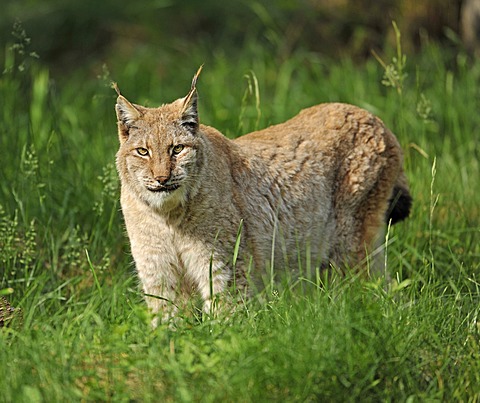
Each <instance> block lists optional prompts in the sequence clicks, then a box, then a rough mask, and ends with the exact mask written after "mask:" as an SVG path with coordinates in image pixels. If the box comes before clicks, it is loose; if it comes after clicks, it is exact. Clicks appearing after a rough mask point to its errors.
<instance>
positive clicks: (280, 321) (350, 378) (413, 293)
mask: <svg viewBox="0 0 480 403" xmlns="http://www.w3.org/2000/svg"><path fill="white" fill-rule="evenodd" d="M209 54H210V53H209V52H208V51H207V50H205V51H203V50H202V49H198V50H197V51H196V52H194V53H193V54H191V55H190V56H191V57H190V58H189V60H188V62H187V61H186V60H185V59H183V58H180V57H173V56H172V57H171V58H170V59H168V60H166V61H165V63H164V69H163V73H162V74H161V75H160V74H157V73H156V71H157V70H156V68H157V63H158V60H157V59H156V58H155V57H153V56H152V55H150V54H144V53H140V54H139V55H138V59H132V60H123V61H121V63H120V60H118V59H112V61H111V65H109V66H108V68H106V69H104V70H103V71H102V74H101V76H100V77H99V78H95V77H91V76H89V75H85V73H78V76H72V77H71V78H63V79H61V80H58V81H55V80H53V79H52V77H51V76H50V73H49V72H48V71H47V70H46V69H45V68H43V67H41V66H40V65H37V64H33V65H32V66H31V67H30V68H29V69H27V70H25V71H22V72H18V71H15V70H13V71H11V72H9V73H6V74H4V75H2V76H1V77H0V99H1V100H2V101H1V104H0V105H1V112H0V113H1V116H2V122H3V124H2V127H1V129H0V147H1V150H2V151H1V164H0V175H1V181H0V206H1V208H0V290H7V291H5V294H6V297H7V298H8V300H9V301H10V302H11V304H12V305H13V306H16V307H20V308H22V312H23V319H22V320H20V319H18V320H15V319H13V320H12V322H11V323H10V326H9V327H4V328H2V329H0V361H1V362H2V367H1V370H0V391H1V392H0V400H1V401H15V402H21V401H28V402H31V401H70V400H81V399H85V400H132V399H133V400H140V401H164V400H167V401H189V400H205V401H219V400H227V401H231V400H236V401H265V400H289V401H291V400H300V401H304V400H323V401H325V400H329V401H331V400H333V401H346V400H360V399H364V400H394V401H398V400H401V401H403V400H407V399H409V398H412V399H413V400H414V401H422V400H428V399H439V400H446V401H451V400H464V401H475V400H478V399H479V398H480V395H479V390H480V348H479V343H480V328H479V320H478V316H479V309H480V298H479V297H480V289H479V288H480V264H479V262H480V246H479V245H480V236H479V235H480V225H479V218H480V217H479V216H480V211H479V206H480V196H478V188H479V186H480V183H479V181H480V172H479V163H478V160H479V157H480V156H479V155H478V152H479V151H478V150H479V148H478V146H479V144H478V141H479V138H478V135H477V133H478V128H479V127H480V114H478V111H479V110H480V105H479V99H480V98H479V92H478V91H479V90H478V82H479V79H480V65H479V64H478V63H475V62H471V61H468V60H467V59H466V58H465V57H463V56H462V55H461V54H460V55H457V56H456V57H453V56H449V55H448V54H443V53H442V51H441V49H438V48H435V47H431V48H426V49H425V51H424V52H423V55H421V56H420V57H419V58H416V59H413V58H412V60H410V58H409V59H407V64H406V67H405V69H406V72H407V73H408V76H407V77H406V78H405V81H404V83H403V88H402V93H401V98H400V97H399V94H398V91H395V90H394V89H392V88H387V87H385V86H383V85H382V84H381V80H382V77H383V74H384V73H383V69H382V66H381V65H380V64H379V63H378V62H377V61H376V60H375V59H373V58H372V59H371V60H369V61H367V62H366V63H365V64H363V65H361V66H355V65H353V64H352V62H350V61H348V60H341V61H337V62H333V61H329V60H324V59H322V58H321V57H319V56H318V55H311V54H306V53H302V52H297V53H295V54H294V55H293V56H292V57H291V58H289V59H288V60H283V61H282V60H274V59H273V58H271V57H269V55H268V54H266V53H265V52H262V51H261V49H258V48H257V47H256V46H255V45H252V46H251V47H250V48H249V49H245V50H242V51H241V52H239V54H238V55H237V56H236V58H233V59H232V58H227V57H226V56H224V55H222V54H216V55H215V56H213V57H211V58H210V56H207V55H209ZM385 60H386V59H385ZM204 62H205V68H204V72H203V73H202V77H201V78H200V81H199V84H198V87H199V93H200V119H201V120H202V121H203V122H204V123H206V124H209V125H213V126H215V127H217V128H218V129H219V130H221V131H222V132H224V133H225V134H227V135H228V136H230V137H234V136H237V135H239V134H241V132H243V131H246V130H251V129H254V128H256V127H257V126H258V127H265V126H267V125H269V124H271V123H278V122H281V121H283V120H285V119H287V118H289V117H291V116H293V115H295V114H296V113H297V112H298V111H299V110H300V109H302V108H304V107H307V106H310V105H313V104H316V103H320V102H329V101H342V102H349V103H353V104H356V105H359V106H361V107H364V108H367V109H369V110H371V111H372V112H374V113H376V114H377V115H378V116H380V117H381V118H382V119H383V120H384V121H385V122H386V124H387V126H389V127H390V128H391V129H392V130H393V131H394V132H395V133H396V134H397V136H398V138H399V141H400V142H401V144H402V146H403V148H404V150H405V165H406V170H407V176H408V177H409V179H410V183H411V192H412V195H413V197H414V205H413V211H412V216H411V218H410V219H409V220H407V221H406V222H405V223H402V224H399V225H398V226H395V227H393V228H392V229H391V231H390V232H389V242H390V244H389V246H388V266H389V267H388V269H389V271H390V274H391V277H392V279H393V280H392V282H391V284H390V285H385V284H383V283H382V282H378V283H377V282H369V281H365V280H362V279H358V278H356V277H355V276H354V275H347V276H346V277H345V278H339V277H337V276H334V275H332V276H330V277H320V276H318V275H316V270H315V269H316V268H314V267H309V268H305V274H306V273H307V272H310V273H311V276H310V277H309V278H308V279H300V280H298V279H291V280H290V281H289V282H286V283H285V282H284V283H275V282H270V279H271V277H270V278H268V276H267V278H266V285H267V287H266V289H265V290H264V291H262V292H261V294H260V297H261V298H254V299H253V300H251V301H248V302H246V304H245V306H244V307H242V309H237V310H236V311H235V313H234V314H233V315H231V316H228V317H219V318H210V319H209V318H204V320H203V321H202V320H199V318H197V317H195V316H192V315H190V316H189V315H185V319H184V321H182V322H179V324H178V326H177V328H176V329H171V328H168V327H166V326H160V327H159V328H158V329H157V330H155V331H152V330H151V329H150V326H149V323H150V319H151V318H150V317H149V314H148V312H147V310H146V308H145V305H144V303H143V300H142V295H141V293H140V291H139V287H138V284H137V279H136V277H135V274H134V269H133V265H132V259H131V257H130V255H129V253H128V247H127V242H126V241H127V240H126V235H125V234H124V231H123V224H122V220H121V214H120V212H119V204H118V183H117V179H116V173H115V170H114V165H113V161H114V155H115V152H116V149H117V137H116V128H115V116H114V109H113V105H114V100H115V93H114V91H112V90H111V89H110V88H109V84H110V81H111V80H112V79H115V81H116V82H118V84H119V86H120V88H121V89H122V93H124V94H125V95H126V96H127V97H128V98H129V99H131V100H132V101H134V102H138V103H146V104H149V105H152V106H153V105H157V104H160V103H163V102H169V101H171V100H173V99H175V98H178V97H181V96H184V95H185V93H186V92H187V91H188V89H189V85H190V79H191V76H192V75H193V73H194V72H195V71H196V69H197V68H198V66H199V65H200V64H202V63H204ZM109 69H110V71H109ZM85 77H88V79H86V78H85ZM429 108H430V109H429ZM427 112H428V113H427ZM233 258H235V257H233ZM274 269H275V267H274ZM2 294H3V292H2Z"/></svg>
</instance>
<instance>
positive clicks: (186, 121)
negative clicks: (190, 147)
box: [181, 65, 203, 133]
mask: <svg viewBox="0 0 480 403" xmlns="http://www.w3.org/2000/svg"><path fill="white" fill-rule="evenodd" d="M202 68H203V65H201V66H200V68H199V69H198V70H197V72H196V73H195V75H194V76H193V79H192V86H191V88H190V92H189V93H188V94H187V96H186V97H185V98H183V107H182V114H181V124H182V126H184V127H185V128H187V129H188V130H189V131H191V132H192V133H195V132H196V131H197V129H198V123H199V121H198V108H197V104H198V94H197V79H198V76H199V75H200V73H201V72H202Z"/></svg>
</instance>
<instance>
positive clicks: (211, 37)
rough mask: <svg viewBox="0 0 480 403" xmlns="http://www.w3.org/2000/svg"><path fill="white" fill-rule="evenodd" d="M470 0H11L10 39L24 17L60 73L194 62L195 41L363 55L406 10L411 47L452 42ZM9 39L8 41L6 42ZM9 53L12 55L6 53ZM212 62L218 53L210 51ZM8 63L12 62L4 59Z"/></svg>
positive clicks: (6, 33) (385, 39)
mask: <svg viewBox="0 0 480 403" xmlns="http://www.w3.org/2000/svg"><path fill="white" fill-rule="evenodd" d="M461 4H462V2H461V1H460V0H424V1H415V0H377V1H370V0H301V1H294V0H267V1H254V0H240V1H228V2H219V1H216V0H204V1H195V0H184V1H174V0H137V1H134V2H130V1H118V0H103V1H98V0H83V1H78V0H3V1H2V12H1V13H0V49H4V48H5V46H4V45H5V44H6V43H9V42H10V43H11V42H14V41H15V39H14V38H12V35H11V31H12V27H13V24H14V22H15V21H20V22H21V23H22V26H23V27H24V28H25V30H26V32H27V35H28V36H29V37H30V38H32V40H31V43H30V46H31V50H34V51H35V52H36V53H37V54H38V55H39V57H40V59H41V60H42V62H44V63H46V64H48V65H49V67H50V68H51V69H52V70H53V71H54V72H55V73H56V74H63V73H66V72H69V71H71V70H75V69H78V68H79V67H80V68H84V67H87V66H88V67H89V68H91V69H93V70H94V71H95V69H97V71H98V69H99V66H98V64H99V63H100V65H101V64H102V63H104V62H108V61H111V60H112V59H115V60H118V59H119V58H120V59H122V58H128V57H135V56H136V55H138V54H139V53H141V52H145V51H146V50H147V49H148V50H150V51H151V52H152V51H153V52H152V53H153V54H155V56H154V58H155V59H156V61H157V62H158V69H159V74H161V72H162V62H165V61H166V59H168V58H169V54H172V53H173V54H175V55H183V56H184V58H185V62H186V63H189V60H188V58H189V54H190V52H191V49H192V47H204V48H205V49H207V50H209V51H210V52H211V54H212V57H214V55H215V53H218V52H223V53H226V54H227V55H229V56H234V55H235V52H236V50H237V49H239V48H243V47H244V46H245V45H246V44H247V45H249V44H251V43H256V44H257V45H261V46H262V47H263V49H264V51H265V52H270V53H271V54H272V55H275V56H276V57H277V58H280V59H285V58H288V57H289V55H290V54H291V52H292V51H294V50H295V49H299V48H301V49H305V50H308V51H311V52H315V53H317V54H320V55H323V56H325V57H333V58H338V57H340V56H345V55H349V56H351V57H352V58H354V59H355V60H362V59H363V58H365V57H369V56H370V52H371V49H375V50H376V51H377V52H380V51H381V50H382V49H384V48H385V46H389V47H391V45H392V43H394V37H393V35H392V29H391V22H392V20H396V21H397V23H398V25H399V28H400V30H401V32H402V34H403V43H404V48H405V49H406V50H407V51H408V52H412V51H417V52H418V51H421V48H422V44H424V43H425V42H428V41H432V40H434V41H440V42H443V43H444V44H446V45H448V46H451V45H452V42H455V40H456V39H458V33H459V32H460V8H461ZM2 42H3V43H2ZM2 57H3V56H2ZM206 62H208V61H206ZM0 64H1V65H3V63H2V61H0Z"/></svg>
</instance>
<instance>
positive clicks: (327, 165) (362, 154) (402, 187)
mask: <svg viewBox="0 0 480 403" xmlns="http://www.w3.org/2000/svg"><path fill="white" fill-rule="evenodd" d="M199 73H200V70H199V71H198V72H197V74H196V75H195V76H194V78H193V81H192V86H191V89H190V91H189V93H188V94H187V95H186V96H185V97H183V98H180V99H177V100H176V101H174V102H172V103H170V104H165V105H162V106H160V107H158V108H146V107H143V106H140V105H136V104H133V103H131V102H129V101H128V100H127V99H126V98H124V97H123V96H122V95H121V94H120V92H119V91H117V92H118V98H117V104H116V113H117V118H118V135H119V141H120V147H119V150H118V153H117V157H116V164H117V169H118V173H119V176H120V180H121V205H122V211H123V215H124V219H125V224H126V228H127V233H128V237H129V239H130V245H131V251H132V255H133V258H134V260H135V265H136V269H137V272H138V276H139V278H140V280H141V283H142V286H143V290H144V292H145V294H146V301H147V304H148V305H149V307H150V309H151V310H152V312H153V313H155V314H160V316H162V317H164V318H168V317H169V316H172V315H175V311H176V310H177V309H178V307H181V306H183V305H184V304H187V303H188V302H189V301H190V300H191V297H192V296H193V295H194V294H198V295H200V297H201V298H202V300H203V301H204V309H205V310H207V311H208V310H210V309H211V305H212V301H213V298H214V297H215V295H217V294H218V293H221V292H223V291H225V290H226V289H228V288H229V286H231V285H232V284H234V285H235V287H236V289H237V290H239V291H245V292H248V291H247V286H248V283H249V282H248V281H247V277H249V276H247V274H250V275H251V277H252V278H253V279H255V278H258V277H259V276H260V274H261V272H262V270H264V269H265V268H266V267H274V268H275V269H276V270H277V269H278V270H280V269H281V270H292V271H295V270H296V269H297V268H298V267H297V266H298V264H299V262H300V263H302V260H303V261H306V260H307V259H308V261H309V262H311V264H312V265H315V267H328V266H330V265H333V266H335V267H338V268H342V267H349V268H354V269H355V268H356V269H358V270H367V269H366V267H367V264H366V259H367V257H369V255H370V254H371V255H374V254H377V257H375V256H373V261H375V260H377V261H381V260H382V259H381V253H380V252H379V251H380V250H381V244H382V242H383V231H384V227H385V224H386V222H389V221H391V222H393V223H395V222H398V221H401V220H403V219H404V218H406V217H407V216H408V214H409V211H410V205H411V198H410V195H409V190H408V185H407V179H406V177H405V174H404V172H403V168H402V160H403V157H402V151H401V148H400V146H399V144H398V142H397V140H396V138H395V136H394V135H393V134H392V133H391V132H390V131H389V130H388V129H387V128H386V127H385V126H384V124H383V123H382V122H381V121H380V120H379V119H378V118H377V117H375V116H373V115H372V114H370V113H369V112H367V111H365V110H362V109H360V108H357V107H355V106H352V105H346V104H339V103H330V104H321V105H317V106H313V107H311V108H309V109H305V110H303V111H301V112H300V113H299V114H298V115H297V116H295V117H294V118H292V119H290V120H288V121H287V122H285V123H282V124H278V125H275V126H271V127H268V128H266V129H264V130H260V131H256V132H253V133H249V134H246V135H244V136H241V137H240V138H238V139H236V140H229V139H227V138H226V137H224V136H223V135H222V134H221V133H220V132H219V131H217V130H216V129H214V128H212V127H209V126H205V125H203V124H200V122H199V117H198V107H197V90H196V81H197V78H198V75H199ZM234 250H236V251H237V253H236V254H235V256H236V257H237V259H236V260H235V261H234V259H233V256H234ZM370 257H371V256H370Z"/></svg>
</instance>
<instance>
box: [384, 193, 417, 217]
mask: <svg viewBox="0 0 480 403" xmlns="http://www.w3.org/2000/svg"><path fill="white" fill-rule="evenodd" d="M411 208H412V196H410V193H409V191H408V189H406V188H404V187H400V186H395V187H394V188H393V192H392V198H391V199H390V202H389V207H388V211H387V215H386V217H385V218H386V220H387V223H388V222H389V221H390V220H391V222H392V224H395V223H397V222H400V221H403V220H405V218H407V217H408V216H409V215H410V210H411Z"/></svg>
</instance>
